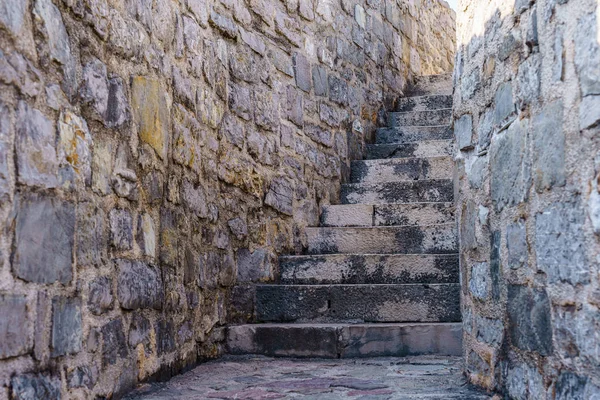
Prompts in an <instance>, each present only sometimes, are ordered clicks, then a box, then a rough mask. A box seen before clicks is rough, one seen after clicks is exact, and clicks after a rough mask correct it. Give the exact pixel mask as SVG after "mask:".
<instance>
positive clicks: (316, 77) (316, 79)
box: [312, 65, 329, 96]
mask: <svg viewBox="0 0 600 400" xmlns="http://www.w3.org/2000/svg"><path fill="white" fill-rule="evenodd" d="M312 80H313V85H314V88H315V95H316V96H327V92H328V87H329V85H328V82H327V71H325V68H323V67H320V66H318V65H315V66H313V68H312Z"/></svg>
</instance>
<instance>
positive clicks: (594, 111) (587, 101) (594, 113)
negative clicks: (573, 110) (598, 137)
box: [579, 96, 600, 129]
mask: <svg viewBox="0 0 600 400" xmlns="http://www.w3.org/2000/svg"><path fill="white" fill-rule="evenodd" d="M599 110H600V96H587V97H584V98H583V99H582V100H581V104H580V105H579V128H580V129H590V128H594V127H595V126H597V125H598V123H600V111H599Z"/></svg>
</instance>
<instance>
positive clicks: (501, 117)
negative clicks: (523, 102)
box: [494, 82, 516, 125]
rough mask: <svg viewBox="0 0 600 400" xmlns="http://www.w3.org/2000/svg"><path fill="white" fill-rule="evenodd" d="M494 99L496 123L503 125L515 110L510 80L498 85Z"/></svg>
mask: <svg viewBox="0 0 600 400" xmlns="http://www.w3.org/2000/svg"><path fill="white" fill-rule="evenodd" d="M494 101H495V104H494V107H495V111H494V119H495V122H496V125H503V124H505V123H506V122H507V120H508V119H509V118H510V117H511V116H513V115H514V113H515V111H516V110H515V102H514V100H513V87H512V83H511V82H505V83H503V84H501V85H500V86H499V87H498V90H496V96H495V100H494Z"/></svg>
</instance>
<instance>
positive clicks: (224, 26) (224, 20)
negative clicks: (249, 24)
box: [208, 11, 239, 39]
mask: <svg viewBox="0 0 600 400" xmlns="http://www.w3.org/2000/svg"><path fill="white" fill-rule="evenodd" d="M208 22H209V23H210V24H211V25H212V26H213V27H215V28H216V29H217V30H218V31H219V32H221V34H222V35H223V36H225V37H227V38H230V39H236V38H237V36H238V33H239V28H238V26H237V24H236V23H235V22H233V20H232V19H231V18H229V17H226V16H224V15H221V14H219V13H217V12H215V11H211V12H210V18H209V20H208Z"/></svg>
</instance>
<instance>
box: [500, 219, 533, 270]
mask: <svg viewBox="0 0 600 400" xmlns="http://www.w3.org/2000/svg"><path fill="white" fill-rule="evenodd" d="M506 247H507V248H508V266H509V267H510V268H511V269H519V268H521V267H522V266H524V265H527V260H528V257H529V246H528V244H527V228H526V227H525V224H524V223H523V221H519V222H517V223H514V224H510V225H508V226H507V227H506Z"/></svg>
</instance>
